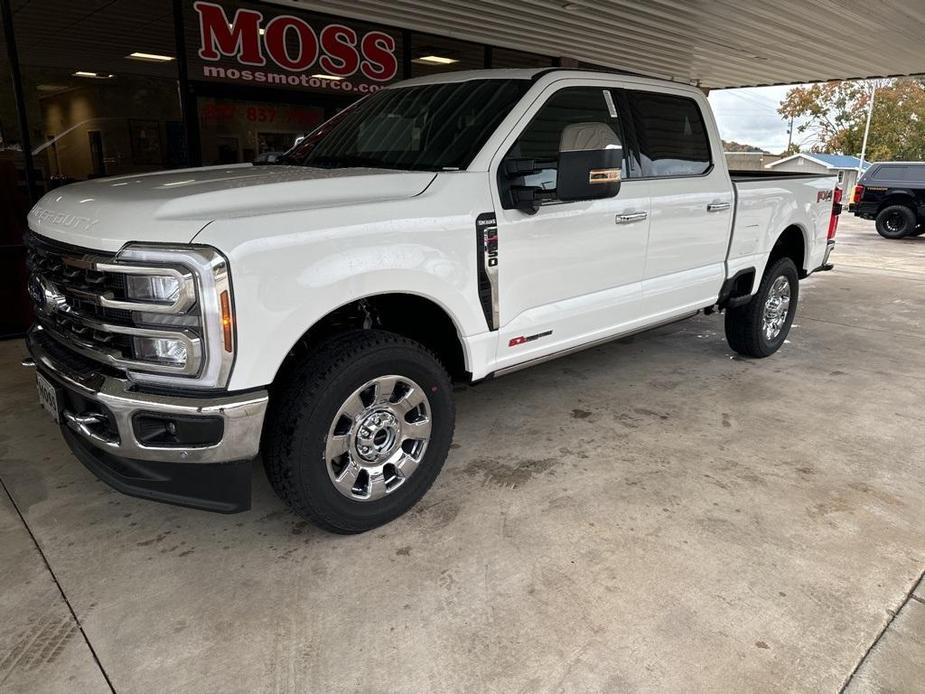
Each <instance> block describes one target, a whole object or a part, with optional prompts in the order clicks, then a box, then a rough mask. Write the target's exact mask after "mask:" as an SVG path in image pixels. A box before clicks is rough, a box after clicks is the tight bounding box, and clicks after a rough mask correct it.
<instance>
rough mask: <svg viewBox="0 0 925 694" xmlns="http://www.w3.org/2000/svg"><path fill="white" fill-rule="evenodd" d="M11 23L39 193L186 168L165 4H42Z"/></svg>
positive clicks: (56, 0)
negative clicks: (104, 179) (91, 7)
mask: <svg viewBox="0 0 925 694" xmlns="http://www.w3.org/2000/svg"><path fill="white" fill-rule="evenodd" d="M13 21H14V26H15V29H16V34H17V43H18V47H19V55H20V62H21V64H22V76H23V88H24V91H25V98H26V108H27V111H28V119H29V127H30V132H31V136H32V149H33V153H34V157H35V166H36V169H37V170H38V171H39V174H40V176H39V184H40V186H41V187H42V188H43V189H45V190H48V189H51V188H54V187H57V186H59V185H63V184H65V183H70V182H73V181H80V180H86V179H89V178H99V177H101V176H115V175H120V174H130V173H139V172H147V171H158V170H161V169H167V168H174V167H178V166H184V165H186V164H187V162H188V156H187V146H186V135H185V132H184V127H183V122H182V115H181V111H180V104H179V92H178V89H177V62H176V55H175V54H176V42H175V39H174V32H173V26H174V21H173V6H172V3H171V2H170V0H147V1H146V2H144V3H131V6H129V5H128V4H126V3H110V4H108V5H105V6H104V7H103V8H102V9H100V10H99V11H97V12H88V11H87V9H86V7H85V6H83V5H81V4H80V3H74V2H69V1H68V0H46V1H45V2H40V3H25V4H22V5H21V7H20V9H19V10H18V11H16V12H15V14H14V19H13Z"/></svg>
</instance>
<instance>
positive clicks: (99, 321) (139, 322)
mask: <svg viewBox="0 0 925 694" xmlns="http://www.w3.org/2000/svg"><path fill="white" fill-rule="evenodd" d="M25 241H26V247H27V265H28V268H29V272H30V278H29V294H30V296H31V298H32V301H33V305H34V308H35V314H36V320H37V322H38V324H39V325H40V326H41V327H42V329H43V330H44V331H45V332H46V333H48V334H49V335H50V336H51V337H52V338H54V339H55V340H57V341H58V342H59V343H61V344H62V345H63V346H64V347H66V348H67V349H69V350H71V351H73V352H75V353H76V354H78V355H80V356H82V357H85V358H89V359H92V360H95V361H97V362H99V363H102V364H106V365H108V366H111V367H115V368H117V369H122V370H129V369H132V368H143V369H145V370H147V371H149V372H154V373H164V374H176V375H181V376H191V375H195V374H196V373H197V372H198V370H199V368H200V366H201V364H202V354H203V351H202V344H201V338H200V337H199V335H198V333H197V332H196V330H195V329H191V328H195V327H197V326H198V324H199V321H198V318H197V316H198V314H197V313H196V311H195V309H196V302H195V290H192V289H191V290H190V291H189V292H187V293H186V294H184V295H183V296H181V298H180V299H179V300H178V301H177V302H176V303H174V304H152V303H144V302H138V301H132V300H131V299H130V298H129V297H128V296H127V293H126V277H127V276H130V275H139V274H146V273H151V272H153V271H152V269H151V268H149V267H138V266H135V265H132V264H120V263H119V262H118V261H117V259H116V256H115V255H114V254H111V253H101V252H99V251H92V250H88V249H85V248H80V247H77V246H71V245H68V244H63V243H57V242H54V241H51V240H49V239H45V238H42V237H39V236H38V235H36V234H32V233H30V234H28V235H27V236H26V239H25ZM155 270H156V272H158V273H171V274H175V275H177V276H182V275H184V273H185V271H184V270H182V269H176V268H170V267H163V268H156V269H155ZM189 284H190V285H191V283H189ZM168 313H169V314H172V315H170V316H166V315H165V314H168ZM152 317H153V318H152ZM152 320H153V321H154V323H156V324H152V322H151V321H152ZM170 321H173V322H174V324H175V325H177V327H175V328H174V327H172V326H170V325H165V323H168V324H169V322H170ZM135 337H145V338H161V337H165V338H170V339H174V340H180V341H182V342H183V344H184V346H185V348H186V350H187V354H188V355H189V358H188V360H187V362H186V364H185V366H183V367H178V366H175V365H168V364H158V363H152V362H150V361H141V360H139V359H137V358H136V355H135V354H134V344H135V343H134V338H135Z"/></svg>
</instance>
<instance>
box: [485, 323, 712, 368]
mask: <svg viewBox="0 0 925 694" xmlns="http://www.w3.org/2000/svg"><path fill="white" fill-rule="evenodd" d="M698 313H700V311H694V312H693V313H688V314H685V315H683V316H681V317H680V318H671V319H669V320H666V321H662V322H660V323H655V324H654V325H647V326H646V327H644V328H637V329H636V330H630V331H628V332H625V333H617V334H616V335H609V336H607V337H602V338H601V339H599V340H594V341H592V342H585V343H584V344H581V345H576V346H575V347H569V348H568V349H563V350H560V351H558V352H553V353H552V354H546V355H544V356H542V357H537V358H536V359H530V360H529V361H525V362H522V363H520V364H514V365H513V366H506V367H504V368H503V369H498V370H497V371H492V372H491V373H490V374H488V376H487V378H496V377H498V376H506V375H507V374H510V373H514V372H515V371H521V370H523V369H528V368H530V367H531V366H536V365H537V364H542V363H544V362H547V361H552V360H553V359H558V358H559V357H566V356H568V355H569V354H575V353H576V352H583V351H584V350H586V349H591V348H592V347H599V346H600V345H606V344H607V343H608V342H614V341H615V340H622V339H623V338H625V337H631V336H633V335H639V334H640V333H647V332H649V331H650V330H658V329H659V328H664V327H665V326H666V325H672V324H674V323H680V322H681V321H685V320H690V319H691V318H693V317H694V316H696V315H697V314H698Z"/></svg>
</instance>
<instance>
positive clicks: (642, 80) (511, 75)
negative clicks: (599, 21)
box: [385, 67, 703, 94]
mask: <svg viewBox="0 0 925 694" xmlns="http://www.w3.org/2000/svg"><path fill="white" fill-rule="evenodd" d="M566 76H567V77H579V78H586V79H594V78H595V77H598V78H599V77H617V78H619V79H620V80H622V81H626V82H629V83H631V84H638V85H640V86H642V85H648V86H653V87H659V86H662V87H671V88H673V89H679V88H680V89H688V90H690V91H692V92H695V93H697V94H702V93H703V92H701V91H700V90H699V89H698V88H697V87H694V86H692V85H690V84H688V83H685V82H675V81H673V80H662V79H656V78H653V77H640V76H638V75H632V74H628V73H626V72H618V71H616V70H613V71H609V70H585V69H581V68H567V67H541V68H508V69H504V68H497V69H488V70H458V71H456V72H440V73H437V74H434V75H427V76H424V77H412V78H411V79H407V80H402V81H401V82H395V83H393V84H390V85H389V86H388V87H385V89H400V88H402V87H414V86H418V85H423V84H451V83H454V82H466V81H468V80H484V79H498V80H502V79H508V80H518V79H519V80H534V81H535V80H538V79H540V78H549V79H550V80H552V79H555V78H556V77H566Z"/></svg>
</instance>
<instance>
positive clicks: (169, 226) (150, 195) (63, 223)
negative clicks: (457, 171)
mask: <svg viewBox="0 0 925 694" xmlns="http://www.w3.org/2000/svg"><path fill="white" fill-rule="evenodd" d="M435 176H436V174H435V173H432V172H417V171H393V170H389V169H363V168H347V169H314V168H308V167H303V166H253V165H251V164H238V165H232V166H213V167H206V168H201V169H180V170H177V171H165V172H159V173H153V174H136V175H133V176H120V177H116V178H103V179H99V180H95V181H86V182H83V183H75V184H73V185H69V186H65V187H63V188H58V189H56V190H54V191H52V192H50V193H48V194H47V195H45V196H44V197H43V198H42V199H41V200H39V202H38V204H37V205H36V206H35V207H34V208H32V211H31V212H30V213H29V227H30V228H31V229H33V230H34V231H36V232H38V233H39V234H42V235H43V236H48V237H49V238H52V239H55V240H57V241H62V242H64V243H70V244H74V245H77V246H85V247H88V248H94V249H97V250H104V251H117V250H119V249H120V248H121V247H122V246H123V245H125V244H126V243H127V242H129V241H157V242H167V243H187V242H189V241H190V240H191V239H192V238H193V237H195V236H196V234H198V233H199V231H201V230H202V228H203V227H204V226H205V225H206V224H208V223H209V222H211V221H214V220H216V219H224V218H229V217H249V216H254V215H262V214H269V213H273V212H287V211H295V210H302V209H311V208H322V207H336V206H340V205H358V204H363V203H367V202H381V201H384V200H394V199H400V198H409V197H413V196H415V195H418V194H420V193H421V192H423V191H424V190H425V189H426V188H427V186H428V185H430V183H431V182H432V181H433V180H434V177H435Z"/></svg>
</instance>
